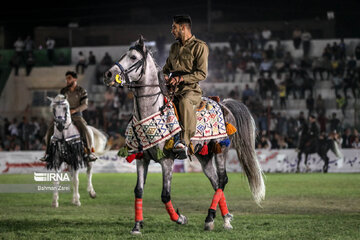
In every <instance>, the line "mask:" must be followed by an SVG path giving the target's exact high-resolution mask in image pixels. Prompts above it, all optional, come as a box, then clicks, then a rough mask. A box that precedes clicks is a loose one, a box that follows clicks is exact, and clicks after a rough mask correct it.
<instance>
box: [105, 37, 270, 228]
mask: <svg viewBox="0 0 360 240" xmlns="http://www.w3.org/2000/svg"><path fill="white" fill-rule="evenodd" d="M159 72H160V71H159V68H158V67H157V65H156V63H155V61H154V59H153V58H152V56H151V53H150V52H149V50H148V49H147V48H146V46H145V44H144V39H143V38H142V37H140V39H139V40H138V41H137V42H136V43H135V45H134V46H132V47H130V48H129V50H128V51H127V52H126V53H125V54H124V55H123V56H122V57H121V58H120V60H119V61H118V62H116V63H115V64H114V65H113V66H112V67H111V68H110V69H109V70H108V71H107V72H105V74H104V83H105V84H106V85H107V86H112V87H128V88H129V89H130V90H131V91H132V92H133V94H134V112H133V117H132V120H131V121H130V123H129V125H128V128H127V130H126V146H125V147H124V148H122V149H120V151H119V153H118V155H119V156H122V157H127V160H128V161H131V160H133V159H136V166H137V184H136V187H135V191H134V192H135V226H134V228H133V229H132V231H131V233H132V234H141V228H142V227H143V212H142V194H143V189H144V185H145V181H146V176H147V171H148V165H149V162H150V160H151V159H153V160H155V161H157V162H158V163H160V165H161V167H162V173H163V188H162V193H161V199H162V202H163V203H164V204H165V207H166V210H167V212H168V214H169V215H170V219H171V220H172V221H174V222H176V223H178V224H186V223H187V218H186V217H185V216H184V215H182V214H180V213H179V211H175V210H174V207H173V205H172V203H171V196H170V192H171V179H172V171H173V165H174V159H175V158H177V156H176V154H174V152H173V151H172V145H173V142H174V139H173V138H174V136H175V134H177V133H178V132H179V131H181V127H180V125H179V122H178V120H177V118H176V114H175V113H174V112H175V108H174V106H173V104H172V103H171V101H170V99H169V98H167V89H166V85H165V81H164V80H163V79H162V78H161V77H160V76H161V75H162V74H161V72H160V74H159ZM203 101H204V104H205V106H206V107H205V108H204V109H203V110H198V112H197V119H198V126H197V133H196V135H195V136H194V137H193V138H192V139H191V140H192V145H193V146H196V147H195V148H194V155H191V156H190V157H191V158H197V159H198V160H199V162H200V163H201V165H202V169H203V172H204V173H205V175H206V176H207V177H208V178H209V180H210V182H211V184H212V187H213V188H214V190H215V193H214V197H213V200H212V203H211V206H210V208H209V210H208V215H207V217H206V219H205V229H206V230H212V229H213V228H214V219H215V213H216V208H217V205H219V207H220V210H221V214H222V216H223V219H224V228H226V229H231V228H232V226H231V224H230V221H231V220H232V218H233V216H232V215H231V214H230V213H229V211H228V208H227V205H226V200H225V195H224V189H225V185H226V184H227V182H228V177H227V174H226V156H227V152H228V150H229V148H230V146H231V145H232V147H234V148H235V149H236V151H237V154H238V157H239V162H240V164H241V166H242V169H243V171H244V173H245V174H246V176H247V178H248V182H249V186H250V190H251V192H252V194H253V197H254V200H255V202H256V203H258V204H260V202H261V200H263V199H264V197H265V185H264V181H263V174H262V170H261V168H260V165H259V163H258V161H257V158H256V153H255V122H254V120H253V118H252V116H251V114H250V112H249V111H248V109H247V108H246V106H245V105H244V104H242V103H239V102H237V101H235V100H232V99H227V100H224V101H222V102H221V103H218V102H215V101H213V100H211V99H209V98H203ZM209 122H211V124H209ZM225 126H226V128H225ZM234 126H235V127H236V129H237V131H236V130H234V129H235V127H234ZM231 127H232V128H233V129H232V131H230V129H231ZM213 161H215V165H214V164H213Z"/></svg>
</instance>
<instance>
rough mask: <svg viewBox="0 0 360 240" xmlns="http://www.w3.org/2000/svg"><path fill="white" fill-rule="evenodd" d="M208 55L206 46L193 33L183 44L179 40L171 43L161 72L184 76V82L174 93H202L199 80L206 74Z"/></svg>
mask: <svg viewBox="0 0 360 240" xmlns="http://www.w3.org/2000/svg"><path fill="white" fill-rule="evenodd" d="M208 56H209V48H208V46H207V45H206V43H205V42H203V41H201V40H199V39H196V38H195V36H194V35H193V36H192V37H191V38H190V39H188V40H187V41H186V42H185V43H184V45H183V44H182V43H180V42H175V43H173V44H172V45H171V48H170V52H169V57H168V58H167V60H166V63H165V65H164V67H163V72H164V74H167V75H169V74H170V73H173V74H174V75H181V76H182V77H183V78H184V82H183V83H181V84H180V85H179V86H178V87H177V89H176V92H175V94H176V95H182V94H183V93H186V92H188V91H193V92H196V93H199V94H202V91H201V88H200V86H199V82H200V81H202V80H204V79H205V78H206V76H207V71H208Z"/></svg>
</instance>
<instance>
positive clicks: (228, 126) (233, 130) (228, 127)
mask: <svg viewBox="0 0 360 240" xmlns="http://www.w3.org/2000/svg"><path fill="white" fill-rule="evenodd" d="M236 131H237V130H236V127H234V126H233V125H232V124H231V123H228V122H226V133H227V135H229V136H230V135H233V134H234V133H236Z"/></svg>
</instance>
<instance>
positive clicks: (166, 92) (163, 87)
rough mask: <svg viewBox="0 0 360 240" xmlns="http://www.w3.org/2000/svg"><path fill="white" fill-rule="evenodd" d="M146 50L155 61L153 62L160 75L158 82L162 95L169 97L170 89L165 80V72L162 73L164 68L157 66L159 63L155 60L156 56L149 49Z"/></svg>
mask: <svg viewBox="0 0 360 240" xmlns="http://www.w3.org/2000/svg"><path fill="white" fill-rule="evenodd" d="M145 48H146V51H147V52H148V54H149V55H150V56H151V58H152V59H153V62H154V64H155V67H156V70H157V75H158V81H159V85H160V89H161V93H162V94H163V95H164V96H169V89H168V87H167V86H166V82H165V78H164V74H163V71H162V68H161V67H160V66H159V65H158V64H157V62H156V61H155V58H154V55H153V52H152V51H151V50H150V49H148V48H147V47H145Z"/></svg>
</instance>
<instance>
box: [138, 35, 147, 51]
mask: <svg viewBox="0 0 360 240" xmlns="http://www.w3.org/2000/svg"><path fill="white" fill-rule="evenodd" d="M137 45H139V46H140V47H141V49H142V50H143V52H146V46H145V39H144V37H143V36H142V35H140V37H139V40H138V41H137Z"/></svg>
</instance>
